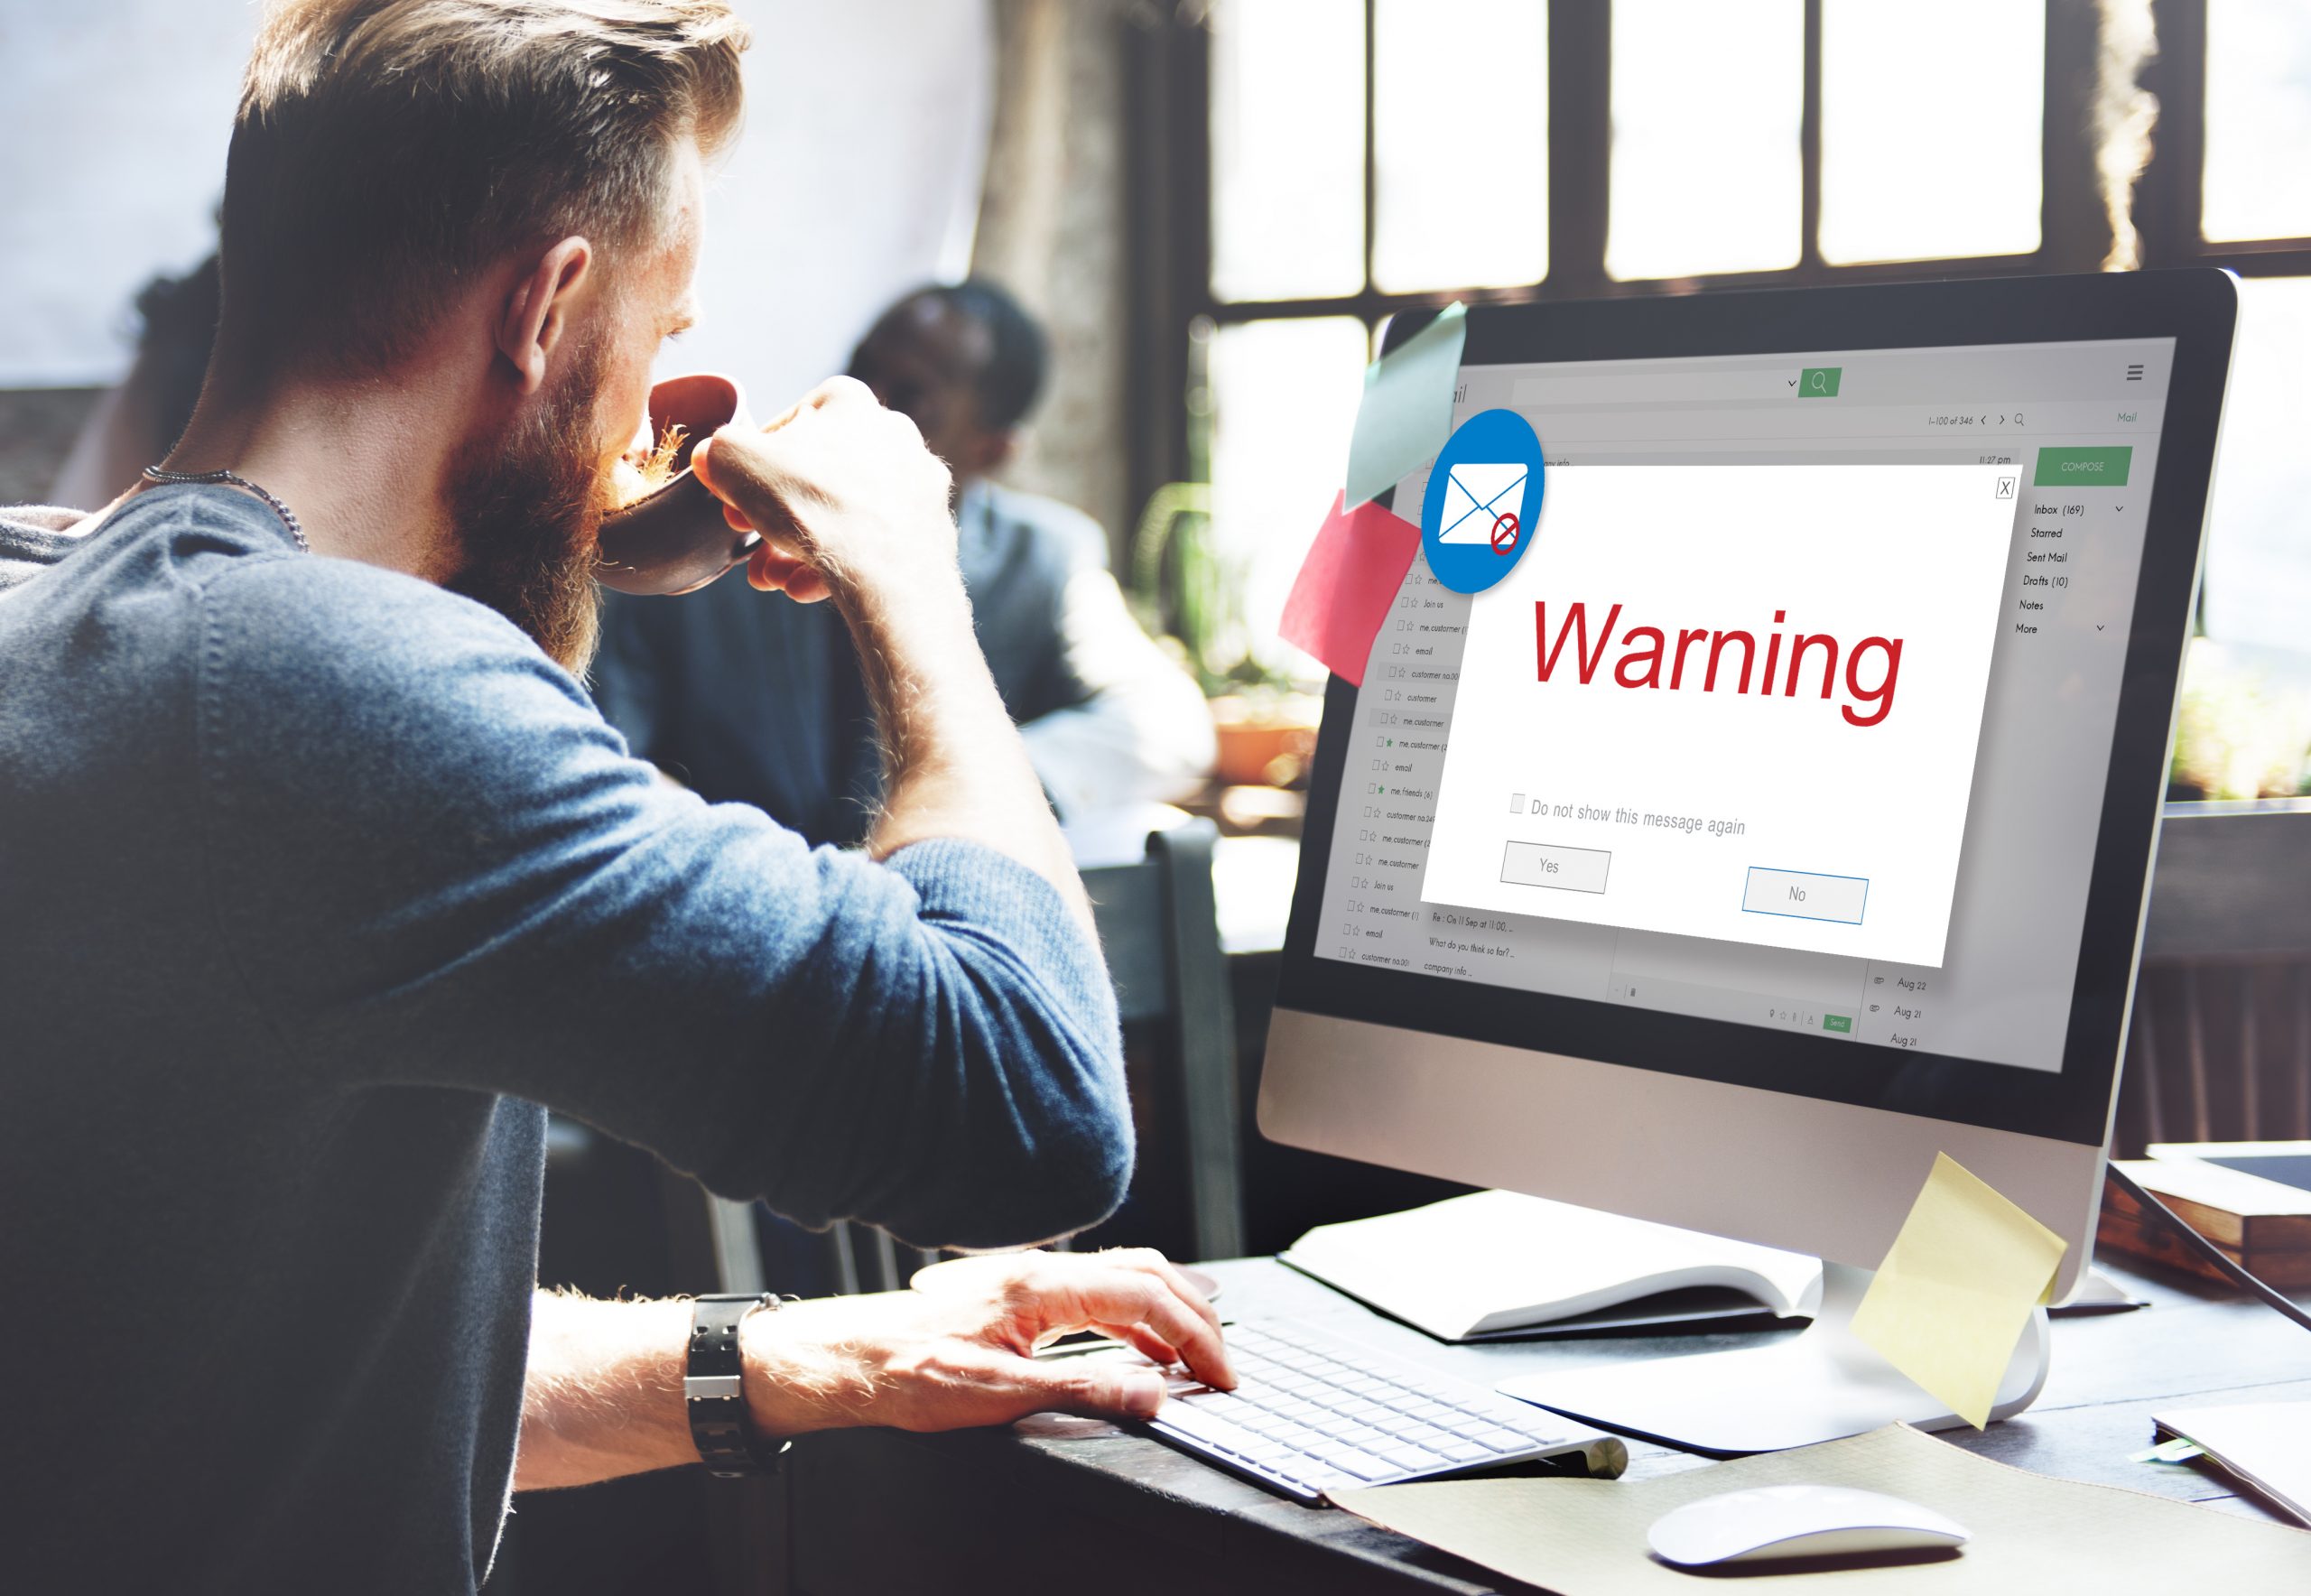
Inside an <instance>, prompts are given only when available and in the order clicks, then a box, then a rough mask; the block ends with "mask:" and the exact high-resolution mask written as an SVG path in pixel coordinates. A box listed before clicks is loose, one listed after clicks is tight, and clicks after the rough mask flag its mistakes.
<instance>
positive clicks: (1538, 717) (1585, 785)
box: [1421, 465, 2028, 966]
mask: <svg viewBox="0 0 2311 1596" xmlns="http://www.w3.org/2000/svg"><path fill="white" fill-rule="evenodd" d="M2027 493H2028V489H2027V488H2023V487H2020V486H2019V469H2018V468H2017V467H2015V466H2013V465H2003V466H1969V465H1853V466H1847V465H1740V466H1716V465H1692V466H1683V465H1680V466H1621V465H1616V466H1610V467H1605V466H1571V467H1552V468H1551V469H1550V470H1549V473H1548V478H1547V483H1546V490H1545V499H1544V501H1543V504H1542V506H1541V514H1540V518H1539V523H1538V524H1537V526H1536V528H1535V531H1534V537H1533V541H1532V543H1531V546H1530V547H1529V548H1528V549H1527V552H1526V554H1525V557H1524V558H1523V559H1522V560H1521V561H1518V562H1517V567H1516V569H1515V570H1514V571H1511V572H1510V574H1509V575H1508V578H1507V579H1506V580H1503V581H1502V582H1500V583H1499V585H1498V586H1497V587H1494V588H1492V589H1490V590H1489V591H1487V592H1484V593H1482V594H1480V595H1479V596H1478V597H1477V598H1475V599H1474V600H1473V601H1472V602H1471V604H1470V607H1469V623H1468V634H1467V639H1466V648H1465V651H1464V653H1463V654H1462V663H1461V671H1460V681H1459V690H1458V697H1457V701H1456V702H1455V704H1454V706H1453V710H1452V726H1451V729H1450V733H1449V736H1448V738H1447V741H1446V747H1445V753H1444V761H1443V775H1442V777H1441V781H1440V784H1439V786H1438V788H1437V792H1436V807H1435V825H1434V831H1433V833H1432V834H1431V838H1430V841H1429V849H1428V858H1427V864H1426V868H1425V875H1424V877H1423V878H1422V885H1421V897H1422V898H1423V899H1424V900H1425V902H1427V903H1430V904H1435V905H1456V906H1460V907H1466V908H1479V909H1492V910H1499V911H1504V912H1508V913H1512V914H1532V915H1541V916H1545V917H1551V918H1555V919H1561V920H1573V921H1586V922H1589V923H1594V924H1599V925H1612V926H1622V927H1628V928H1630V929H1636V930H1646V931H1658V932H1666V933H1675V934H1678V935H1685V936H1696V937H1711V938H1716V939H1719V940H1722V941H1731V942H1754V943H1759V944H1762V945H1765V946H1770V947H1779V948H1796V949H1806V950H1812V951H1823V952H1835V953H1848V954H1854V955H1858V956H1862V957H1867V958H1871V959H1880V960H1898V961H1901V962H1905V963H1911V964H1923V965H1932V966H1939V965H1940V964H1941V963H1942V962H1943V957H1944V941H1945V938H1946V937H1947V934H1948V931H1949V923H1950V905H1951V898H1952V894H1953V892H1954V888H1955V885H1956V881H1957V874H1958V863H1959V849H1960V842H1961V840H1962V838H1963V834H1964V831H1965V822H1966V808H1967V802H1968V795H1969V793H1970V792H1971V791H1972V784H1973V775H1974V758H1975V750H1976V745H1977V743H1978V741H1979V740H1980V738H1981V734H1982V705H1983V698H1984V692H1985V690H1986V688H1987V685H1988V682H1989V677H1990V664H1991V647H1992V645H1993V644H1994V642H1995V641H1996V638H1997V634H1998V628H1999V626H2000V622H2001V620H2002V619H2003V617H2002V615H2001V608H2002V606H2003V604H2004V603H2005V601H2006V599H2005V586H2006V584H2005V573H2006V565H2007V558H2008V552H2009V544H2010V543H2011V541H2012V538H2013V534H2014V528H2015V524H2016V511H2017V508H2018V503H2017V501H2018V494H2027Z"/></svg>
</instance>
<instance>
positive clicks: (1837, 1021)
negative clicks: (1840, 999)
mask: <svg viewBox="0 0 2311 1596" xmlns="http://www.w3.org/2000/svg"><path fill="white" fill-rule="evenodd" d="M1822 1029H1824V1031H1839V1032H1851V1031H1852V1029H1853V1016H1852V1015H1844V1014H1825V1015H1824V1016H1822Z"/></svg>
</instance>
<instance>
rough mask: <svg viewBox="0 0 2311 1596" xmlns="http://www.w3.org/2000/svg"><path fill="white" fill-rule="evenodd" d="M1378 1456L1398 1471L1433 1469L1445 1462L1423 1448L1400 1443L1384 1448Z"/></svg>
mask: <svg viewBox="0 0 2311 1596" xmlns="http://www.w3.org/2000/svg"><path fill="white" fill-rule="evenodd" d="M1380 1455H1381V1456H1382V1457H1384V1458H1386V1459H1387V1460H1388V1461H1390V1462H1392V1463H1394V1464H1395V1465H1396V1466H1397V1468H1399V1469H1434V1468H1438V1467H1440V1466H1442V1465H1443V1462H1444V1461H1445V1460H1444V1459H1443V1457H1441V1456H1439V1455H1438V1454H1437V1453H1435V1452H1431V1451H1429V1450H1428V1449H1427V1448H1426V1447H1425V1446H1407V1445H1406V1444H1405V1443H1402V1442H1398V1443H1397V1444H1396V1445H1394V1446H1390V1447H1384V1448H1383V1449H1382V1450H1381V1452H1380Z"/></svg>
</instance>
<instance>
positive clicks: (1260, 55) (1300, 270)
mask: <svg viewBox="0 0 2311 1596" xmlns="http://www.w3.org/2000/svg"><path fill="white" fill-rule="evenodd" d="M1363 286H1364V10H1363V7H1361V6H1360V5H1355V4H1353V3H1352V0H1224V3H1223V4H1220V5H1216V6H1214V7H1213V11H1212V18H1211V288H1212V292H1214V293H1216V294H1218V295H1219V296H1220V298H1221V299H1224V300H1239V299H1255V300H1258V299H1302V298H1314V297H1316V296H1318V295H1322V294H1333V293H1354V292H1357V291H1358V290H1360V289H1361V288H1362V287H1363Z"/></svg>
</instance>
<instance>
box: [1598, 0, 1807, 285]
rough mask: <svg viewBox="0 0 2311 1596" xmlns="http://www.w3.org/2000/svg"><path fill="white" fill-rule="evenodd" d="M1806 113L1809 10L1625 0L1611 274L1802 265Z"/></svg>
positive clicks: (1619, 35) (1616, 82) (1755, 2)
mask: <svg viewBox="0 0 2311 1596" xmlns="http://www.w3.org/2000/svg"><path fill="white" fill-rule="evenodd" d="M1612 110H1613V149H1612V204H1611V208H1610V212H1609V216H1610V227H1609V229H1608V231H1607V233H1606V237H1605V269H1606V270H1607V271H1608V272H1610V273H1611V274H1613V275H1614V276H1616V277H1685V276H1694V275H1698V274H1703V273H1706V272H1748V271H1770V270H1772V269H1774V268H1776V267H1779V266H1794V265H1796V264H1797V245H1798V232H1799V227H1800V222H1799V215H1800V209H1799V197H1798V190H1799V150H1798V127H1799V124H1800V122H1801V121H1802V120H1803V118H1804V116H1805V7H1804V5H1803V4H1802V0H1751V3H1750V4H1748V5H1724V4H1722V0H1613V83H1612Z"/></svg>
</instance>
